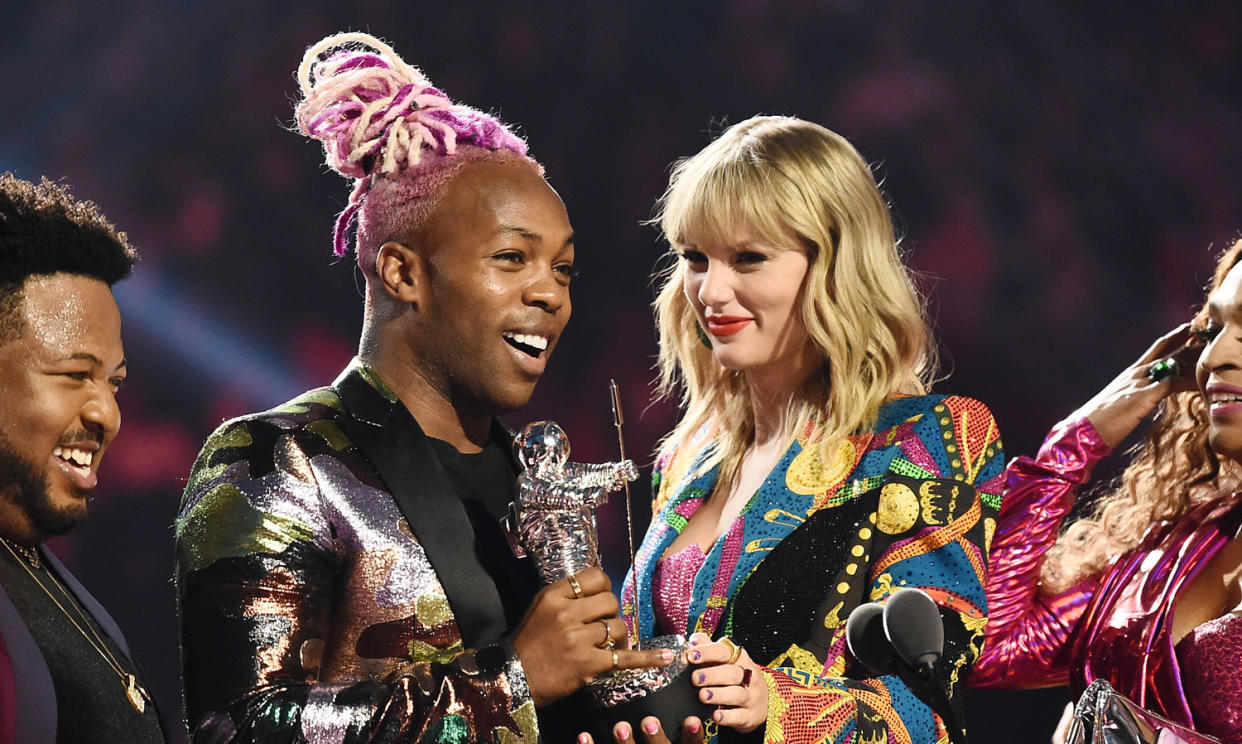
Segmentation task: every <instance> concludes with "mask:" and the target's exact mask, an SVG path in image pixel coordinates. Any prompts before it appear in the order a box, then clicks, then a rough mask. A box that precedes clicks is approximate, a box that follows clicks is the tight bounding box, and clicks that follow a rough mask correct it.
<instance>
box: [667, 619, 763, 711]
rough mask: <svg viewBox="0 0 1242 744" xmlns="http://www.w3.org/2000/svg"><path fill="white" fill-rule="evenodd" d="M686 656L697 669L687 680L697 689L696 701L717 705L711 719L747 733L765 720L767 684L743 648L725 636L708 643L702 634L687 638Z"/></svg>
mask: <svg viewBox="0 0 1242 744" xmlns="http://www.w3.org/2000/svg"><path fill="white" fill-rule="evenodd" d="M685 653H686V657H687V660H688V661H689V662H690V663H691V664H695V665H698V667H699V668H698V669H695V670H694V671H693V672H691V676H690V680H691V682H692V683H693V684H694V686H695V687H698V688H699V700H701V701H703V702H704V703H707V704H709V705H715V706H718V707H717V708H716V712H715V713H714V714H712V719H713V720H715V721H716V723H717V724H719V725H721V726H729V727H731V728H734V729H737V730H738V731H740V732H742V733H744V734H745V733H749V732H751V731H754V730H755V729H757V728H759V727H760V726H762V725H763V723H764V722H765V721H767V719H768V685H767V683H766V682H765V681H764V679H763V669H762V668H761V667H760V666H759V665H758V664H756V663H755V662H754V661H753V660H751V658H750V654H748V653H746V649H744V648H742V647H741V646H738V645H737V644H736V643H734V642H733V641H732V639H730V638H729V637H728V636H724V637H722V638H721V639H720V640H719V641H712V639H711V637H710V636H708V635H707V634H706V633H695V634H694V635H692V636H690V643H689V644H688V645H687V646H686V651H685Z"/></svg>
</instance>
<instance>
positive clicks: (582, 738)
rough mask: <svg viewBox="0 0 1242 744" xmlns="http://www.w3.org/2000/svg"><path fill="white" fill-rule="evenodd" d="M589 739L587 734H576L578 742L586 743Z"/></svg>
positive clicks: (580, 743)
mask: <svg viewBox="0 0 1242 744" xmlns="http://www.w3.org/2000/svg"><path fill="white" fill-rule="evenodd" d="M590 740H591V737H589V736H587V735H586V734H578V744H587V742H589V741H590Z"/></svg>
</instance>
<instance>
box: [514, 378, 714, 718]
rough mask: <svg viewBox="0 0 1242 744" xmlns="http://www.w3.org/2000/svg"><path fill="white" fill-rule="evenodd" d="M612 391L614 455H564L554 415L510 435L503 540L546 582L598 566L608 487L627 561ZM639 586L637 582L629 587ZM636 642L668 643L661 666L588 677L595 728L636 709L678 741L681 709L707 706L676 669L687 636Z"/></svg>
mask: <svg viewBox="0 0 1242 744" xmlns="http://www.w3.org/2000/svg"><path fill="white" fill-rule="evenodd" d="M611 391H612V402H613V422H614V425H615V426H616V428H617V436H618V440H619V443H620V449H621V461H620V462H610V463H598V464H597V463H576V462H571V461H570V460H569V452H570V447H569V438H568V437H567V436H566V435H565V432H564V430H563V429H561V427H560V426H559V425H558V424H556V423H555V422H553V421H536V422H534V423H531V424H527V425H526V427H525V428H523V429H522V431H521V432H520V433H519V434H518V435H517V437H516V439H515V440H514V442H513V447H514V450H515V452H516V454H517V458H518V461H519V462H520V463H521V465H522V467H523V471H522V473H521V475H519V476H518V498H517V501H515V502H513V503H512V504H510V505H509V518H508V532H509V539H510V542H511V543H512V544H513V549H514V553H516V554H517V555H518V557H524V556H527V555H529V556H530V557H531V558H532V559H533V560H534V562H535V566H536V568H537V570H538V571H539V577H540V579H541V580H542V581H543V583H544V584H545V585H546V584H551V583H553V582H556V581H560V580H561V579H563V578H565V577H566V576H569V575H571V574H574V573H577V572H578V571H581V570H583V569H586V568H592V567H596V568H598V567H599V566H600V559H599V532H598V529H597V527H596V523H595V510H596V508H597V507H598V506H599V505H600V504H603V503H605V502H606V501H607V499H608V494H609V493H610V492H613V491H618V490H621V489H623V488H624V489H625V496H626V504H625V507H626V527H627V535H628V537H629V546H630V560H631V563H632V562H633V558H634V538H633V518H632V515H631V504H630V493H629V482H630V481H632V480H634V479H635V478H637V477H638V469H637V468H635V467H634V463H633V462H632V461H631V460H628V459H626V457H625V443H624V440H622V439H621V424H622V423H623V421H622V417H621V405H620V395H619V393H618V391H617V385H616V382H611ZM638 590H639V587H637V586H636V587H635V591H636V592H637V591H638ZM642 645H646V646H647V647H648V648H668V649H672V650H673V652H674V659H673V662H672V663H671V664H669V665H668V666H663V667H647V668H642V669H620V670H616V671H612V672H608V673H605V674H603V675H601V676H599V677H597V678H596V679H595V680H593V681H592V682H591V683H590V684H589V685H588V686H587V688H588V689H589V690H590V692H591V695H592V697H594V699H595V702H596V704H597V705H599V706H600V707H601V708H602V709H603V712H602V713H601V719H600V722H601V723H600V729H599V731H598V732H597V733H598V734H605V733H606V732H609V731H610V730H611V726H612V724H613V723H615V722H616V721H619V720H628V721H630V722H631V724H634V725H636V724H637V723H638V721H639V720H640V719H641V718H642V717H643V716H645V715H655V716H657V717H659V718H660V720H661V722H662V723H663V725H664V731H665V732H667V733H668V735H669V736H670V738H671V739H672V740H673V741H677V739H678V737H679V736H680V730H681V723H682V720H683V719H684V718H685V717H686V716H688V715H698V716H703V715H704V710H705V708H706V706H702V705H701V704H700V703H699V701H698V696H697V690H696V689H695V688H693V687H692V686H691V685H690V680H689V675H685V674H683V672H685V671H686V669H687V666H688V665H687V662H686V660H685V656H684V654H683V653H682V651H683V649H684V648H685V645H686V639H685V637H683V636H681V635H672V636H660V637H658V638H653V639H650V640H648V641H646V642H645V643H636V644H635V646H636V647H641V646H642ZM675 683H676V684H675ZM704 720H706V719H704ZM606 736H607V738H605V739H602V741H608V740H610V739H611V734H610V733H606Z"/></svg>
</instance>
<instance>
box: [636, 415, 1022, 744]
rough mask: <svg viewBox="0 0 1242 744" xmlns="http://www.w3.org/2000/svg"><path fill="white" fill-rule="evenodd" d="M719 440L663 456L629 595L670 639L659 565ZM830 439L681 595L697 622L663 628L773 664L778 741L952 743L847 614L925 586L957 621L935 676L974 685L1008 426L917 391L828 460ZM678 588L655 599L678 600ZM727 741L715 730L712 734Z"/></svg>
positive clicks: (689, 619)
mask: <svg viewBox="0 0 1242 744" xmlns="http://www.w3.org/2000/svg"><path fill="white" fill-rule="evenodd" d="M713 435H714V429H712V428H710V427H708V428H705V429H704V430H703V431H700V432H698V433H697V434H696V435H695V436H694V437H692V438H690V439H689V440H687V441H683V442H671V443H669V444H668V445H667V446H666V448H665V450H664V451H663V452H662V453H661V454H660V456H659V457H658V459H657V461H656V470H655V474H654V486H655V487H654V492H655V494H656V501H655V506H654V509H653V512H654V513H655V514H656V516H655V518H654V520H653V521H652V525H651V527H650V528H649V530H648V532H647V535H646V538H645V539H644V540H643V543H642V547H641V548H640V549H639V551H638V556H637V559H636V561H635V566H634V568H633V570H632V571H631V573H630V575H629V576H628V577H627V578H626V583H625V586H624V588H623V591H622V614H623V616H624V617H625V618H626V621H627V622H628V623H630V625H631V627H632V628H633V627H635V626H637V628H638V629H639V631H640V633H641V636H642V637H643V638H649V637H651V636H652V635H653V634H654V633H655V632H656V617H655V616H656V610H655V608H654V606H653V593H654V591H653V579H654V573H655V568H656V564H657V561H658V560H659V559H660V557H661V556H663V555H664V553H665V551H666V550H667V548H668V547H669V545H670V544H672V542H673V540H674V539H675V538H676V537H677V535H678V534H680V533H681V531H682V530H683V529H685V526H686V524H687V522H688V521H689V519H690V517H691V516H693V514H694V512H695V511H696V510H697V509H698V507H699V506H700V505H701V504H702V503H703V501H704V499H705V498H707V497H708V496H709V495H710V494H711V492H712V490H713V488H714V487H715V481H716V476H717V469H710V470H707V471H705V472H700V471H702V470H703V469H702V468H700V467H698V463H700V462H701V461H702V459H703V457H704V456H705V454H706V452H707V451H708V448H709V447H710V446H711V443H712V439H713ZM821 440H822V434H821V432H820V430H819V429H818V428H817V426H816V422H815V420H814V419H812V420H811V421H809V422H808V423H807V425H806V427H805V428H804V430H803V432H802V434H801V435H800V436H799V437H798V439H797V440H796V441H795V442H794V443H793V444H792V445H791V446H790V448H789V450H788V451H787V452H786V453H785V455H784V457H783V458H782V459H781V461H780V462H779V463H778V465H777V466H776V468H775V469H774V470H773V471H772V473H770V474H769V476H768V478H767V480H766V481H765V482H764V483H763V485H761V486H760V488H759V490H758V491H757V492H756V494H755V495H754V497H753V498H752V499H751V501H750V503H748V504H747V506H746V508H745V510H744V511H743V514H742V516H741V517H740V518H739V519H738V520H737V521H736V522H735V523H734V524H733V525H732V526H731V527H730V528H729V529H728V530H727V531H726V532H725V534H724V535H722V536H721V537H720V539H719V540H718V541H717V542H716V543H715V544H714V545H712V546H711V547H710V550H708V553H707V556H706V558H705V559H704V561H703V565H702V567H701V568H699V570H698V571H697V572H695V573H694V574H693V575H691V576H690V577H688V579H687V583H686V584H683V586H681V587H680V589H681V591H682V592H684V593H686V594H688V595H689V598H690V601H689V606H688V610H687V611H686V615H685V620H684V621H683V622H684V623H685V626H684V627H681V628H666V629H662V630H675V631H677V632H681V633H690V632H695V631H702V632H707V633H710V634H711V635H712V636H713V637H719V636H721V635H729V636H730V637H731V638H733V639H734V640H735V641H737V642H738V643H739V644H741V645H742V646H744V647H745V648H746V649H747V651H748V652H749V653H750V654H751V656H752V658H754V659H755V660H756V661H757V662H759V663H760V664H762V665H763V666H764V667H765V669H764V680H765V682H766V684H767V685H768V691H769V697H768V699H769V711H768V719H767V723H766V726H765V727H764V728H763V729H761V730H762V732H763V736H764V740H765V741H766V742H769V743H772V744H775V743H778V742H821V741H823V742H870V743H875V742H893V743H898V742H900V743H902V744H906V743H909V742H921V743H927V744H930V743H931V742H937V741H941V740H945V736H946V733H945V729H944V725H943V723H942V722H941V721H940V719H939V717H937V716H935V715H933V714H932V712H931V710H930V709H929V708H928V707H927V706H926V705H925V704H924V703H923V702H922V701H920V700H919V699H918V698H917V697H916V696H915V695H914V694H913V693H912V692H911V691H910V690H909V689H908V688H907V687H906V686H905V685H904V684H903V683H902V682H900V680H898V679H897V678H896V677H891V676H884V677H874V676H872V675H871V674H870V673H869V672H868V671H867V670H866V669H865V668H863V667H862V665H861V664H859V663H858V662H856V661H855V660H854V659H853V658H852V657H851V656H849V654H848V652H847V650H846V645H845V621H846V618H847V617H848V616H849V613H850V611H852V610H853V609H854V608H855V607H857V606H858V605H860V604H862V603H865V602H868V601H882V600H883V599H884V598H885V597H887V596H888V595H889V594H890V593H892V592H893V591H894V590H896V589H898V588H902V587H918V588H921V589H923V590H925V591H927V592H928V593H929V594H930V595H931V596H932V597H933V599H934V600H935V601H936V602H937V604H939V605H940V607H941V617H942V619H943V620H944V622H945V653H944V655H943V657H942V658H941V660H940V662H939V664H938V666H937V675H938V676H939V677H940V678H941V681H942V682H943V683H944V684H945V685H946V686H947V688H948V689H949V691H950V695H951V696H953V697H956V695H957V694H958V693H959V692H960V688H961V682H962V680H963V679H964V678H965V676H966V675H967V673H968V672H969V670H970V665H971V663H972V662H973V660H974V657H975V655H976V654H977V653H978V649H979V645H980V644H981V642H982V639H983V626H984V624H985V623H986V620H987V604H986V601H985V596H984V591H983V585H984V580H985V575H986V555H987V541H988V540H989V538H990V537H991V534H992V529H993V528H994V527H995V519H994V517H995V515H996V510H997V509H998V508H999V505H1000V487H1001V485H1002V481H1001V474H1002V470H1003V466H1004V455H1003V452H1002V450H1001V442H1000V436H999V433H998V431H997V428H996V422H995V420H994V419H993V418H992V415H991V413H990V412H989V411H988V409H987V407H986V406H984V405H983V404H982V403H980V402H979V401H976V400H972V399H970V398H963V397H959V396H941V395H929V396H918V397H910V398H901V399H896V400H892V401H889V402H888V403H886V404H884V405H883V406H882V407H881V408H880V411H879V415H878V420H877V422H876V424H875V425H874V426H873V427H872V428H871V429H870V430H868V431H865V432H861V433H859V434H856V435H853V436H850V437H848V438H847V440H846V441H843V442H841V443H840V444H839V445H838V446H837V447H836V448H835V452H834V453H833V454H832V455H831V456H830V457H829V458H828V459H827V460H825V459H824V458H822V456H821V454H820V453H821V448H820V446H819V442H820V441H821ZM636 577H637V578H636ZM671 580H672V578H671V577H668V578H667V579H666V580H664V581H661V584H660V586H659V587H655V588H654V589H655V591H659V592H660V593H661V594H667V592H670V591H672V590H673V589H674V587H672V586H671V585H670V584H669V583H668V582H669V581H671ZM636 587H638V588H640V589H641V591H639V592H637V594H636V592H635V589H636ZM660 602H661V603H667V602H668V598H667V597H662V598H661V599H660ZM676 615H677V616H680V612H677V613H676ZM665 616H666V618H668V617H671V616H673V613H665ZM821 618H822V621H821ZM820 625H822V627H818V626H820ZM717 733H718V732H717V731H716V730H715V728H714V724H710V723H709V725H708V727H707V734H708V735H709V738H714V737H715V736H716V735H717Z"/></svg>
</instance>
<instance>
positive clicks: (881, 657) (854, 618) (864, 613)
mask: <svg viewBox="0 0 1242 744" xmlns="http://www.w3.org/2000/svg"><path fill="white" fill-rule="evenodd" d="M845 645H847V646H849V649H850V653H851V654H853V655H854V658H855V659H858V660H859V661H861V662H862V663H863V665H864V666H866V667H867V668H868V669H870V670H871V671H872V672H875V673H876V674H881V675H883V674H892V673H893V646H892V644H890V643H889V642H888V636H886V635H884V606H883V605H881V604H879V603H878V602H868V603H867V604H863V605H859V606H857V607H855V608H854V611H853V612H851V613H850V616H849V618H848V619H847V620H846V621H845Z"/></svg>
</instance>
